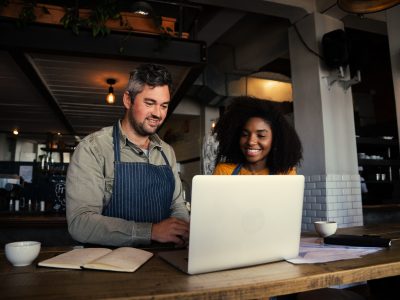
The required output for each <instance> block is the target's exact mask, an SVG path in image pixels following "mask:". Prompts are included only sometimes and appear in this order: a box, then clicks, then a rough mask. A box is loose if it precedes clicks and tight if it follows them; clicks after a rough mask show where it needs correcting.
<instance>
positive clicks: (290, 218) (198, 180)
mask: <svg viewBox="0 0 400 300" xmlns="http://www.w3.org/2000/svg"><path fill="white" fill-rule="evenodd" d="M303 193H304V176H302V175H258V176H252V175H239V176H231V175H218V176H216V175H197V176H195V177H194V178H193V182H192V202H191V218H190V219H191V221H190V241H189V249H185V250H177V251H168V252H160V253H159V256H160V257H161V258H163V259H165V260H166V261H168V262H169V263H171V264H172V265H174V266H175V267H177V268H179V269H181V270H182V271H184V272H186V273H188V274H198V273H205V272H211V271H218V270H225V269H231V268H238V267H245V266H250V265H256V264H262V263H267V262H272V261H278V260H283V259H289V258H293V257H296V256H297V255H298V252H299V245H300V233H301V217H302V207H303Z"/></svg>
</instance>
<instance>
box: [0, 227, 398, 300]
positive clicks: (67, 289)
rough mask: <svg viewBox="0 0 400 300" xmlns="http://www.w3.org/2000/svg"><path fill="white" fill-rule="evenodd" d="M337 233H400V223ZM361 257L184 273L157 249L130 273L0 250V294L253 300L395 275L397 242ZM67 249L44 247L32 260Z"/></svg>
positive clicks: (96, 297) (34, 297)
mask: <svg viewBox="0 0 400 300" xmlns="http://www.w3.org/2000/svg"><path fill="white" fill-rule="evenodd" d="M339 233H351V234H381V235H382V234H384V235H385V236H390V237H392V238H398V237H400V224H399V225H397V224H392V225H390V227H384V226H378V227H374V228H368V227H355V228H352V229H343V230H339ZM392 244H393V245H392V247H391V248H389V249H385V250H382V251H380V252H378V253H374V254H370V255H368V256H365V257H363V258H360V259H352V260H343V261H336V262H330V263H321V264H310V265H293V264H291V263H288V262H285V261H281V262H276V263H268V264H263V265H258V266H253V267H248V268H240V269H235V270H229V271H220V272H214V273H208V274H202V275H192V276H190V275H186V274H184V273H182V272H181V271H178V270H177V269H175V268H174V267H172V266H170V265H169V264H167V263H166V262H164V261H163V260H161V259H160V258H159V257H158V256H157V254H156V255H155V256H154V257H153V258H152V259H150V260H149V261H148V262H147V263H145V264H144V265H143V266H142V267H141V268H140V269H139V270H137V271H136V272H134V273H115V272H106V271H91V270H84V271H83V270H80V271H76V270H64V269H50V268H38V267H36V266H35V265H31V266H28V267H18V268H16V267H12V266H11V265H10V264H9V263H8V262H7V261H6V259H5V256H4V253H0V291H1V296H2V299H10V298H15V299H16V298H18V299H28V298H32V299H98V298H107V299H117V298H118V299H190V298H195V299H256V298H268V297H271V296H275V295H283V294H291V293H295V292H300V291H306V290H313V289H318V288H323V287H328V286H332V285H339V284H347V283H354V282H363V281H366V280H370V279H376V278H383V277H388V276H394V275H400V241H398V240H394V241H393V243H392ZM69 249H71V248H66V247H64V248H43V249H42V251H41V253H40V257H39V258H38V260H37V261H39V260H42V259H45V258H48V257H51V256H53V255H56V254H58V253H60V252H62V251H66V250H69Z"/></svg>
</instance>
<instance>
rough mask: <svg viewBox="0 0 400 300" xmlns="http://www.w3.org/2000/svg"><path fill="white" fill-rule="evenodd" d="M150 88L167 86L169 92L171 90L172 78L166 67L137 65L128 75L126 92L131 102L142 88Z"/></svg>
mask: <svg viewBox="0 0 400 300" xmlns="http://www.w3.org/2000/svg"><path fill="white" fill-rule="evenodd" d="M145 85H148V86H150V87H156V86H164V85H168V88H169V91H170V92H171V89H172V76H171V73H170V72H169V71H168V70H167V68H166V67H164V66H161V65H157V64H142V65H139V66H138V67H137V68H136V69H134V70H133V71H132V72H131V73H130V77H129V82H128V86H127V88H126V90H127V91H128V92H129V96H130V97H131V101H133V100H134V99H135V97H136V95H137V94H139V93H140V92H142V91H143V89H144V86H145Z"/></svg>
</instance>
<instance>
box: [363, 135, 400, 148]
mask: <svg viewBox="0 0 400 300" xmlns="http://www.w3.org/2000/svg"><path fill="white" fill-rule="evenodd" d="M356 142H357V144H360V145H379V146H396V145H399V141H398V140H395V139H392V140H386V139H383V138H376V137H358V138H356Z"/></svg>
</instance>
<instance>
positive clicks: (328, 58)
mask: <svg viewBox="0 0 400 300" xmlns="http://www.w3.org/2000/svg"><path fill="white" fill-rule="evenodd" d="M322 50H323V54H324V60H325V63H326V65H327V66H328V67H329V68H339V67H346V66H347V65H348V64H349V58H350V43H349V39H348V37H347V36H346V33H345V32H344V30H343V29H337V30H334V31H331V32H328V33H325V34H324V36H323V37H322Z"/></svg>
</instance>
